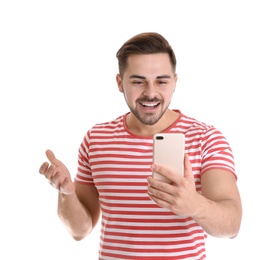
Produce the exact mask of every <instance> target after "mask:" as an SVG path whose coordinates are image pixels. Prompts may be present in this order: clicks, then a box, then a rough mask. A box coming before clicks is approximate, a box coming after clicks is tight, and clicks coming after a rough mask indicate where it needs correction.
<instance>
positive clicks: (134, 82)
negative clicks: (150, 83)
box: [132, 80, 143, 86]
mask: <svg viewBox="0 0 278 260" xmlns="http://www.w3.org/2000/svg"><path fill="white" fill-rule="evenodd" d="M132 84H133V85H137V86H138V85H141V84H143V81H141V80H134V81H132Z"/></svg>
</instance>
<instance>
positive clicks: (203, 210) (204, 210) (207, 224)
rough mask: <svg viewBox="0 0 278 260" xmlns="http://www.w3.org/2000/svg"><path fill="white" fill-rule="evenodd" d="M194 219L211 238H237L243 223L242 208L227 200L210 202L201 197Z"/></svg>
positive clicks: (236, 203)
mask: <svg viewBox="0 0 278 260" xmlns="http://www.w3.org/2000/svg"><path fill="white" fill-rule="evenodd" d="M198 205H199V206H198V207H197V208H196V212H195V214H194V217H193V219H194V220H195V221H196V222H197V223H198V224H199V225H200V226H202V228H203V229H204V230H205V231H206V232H207V233H208V234H209V235H211V236H214V237H227V238H233V237H235V236H237V234H238V232H239V228H240V223H241V215H242V212H241V207H239V205H238V202H236V201H234V200H232V199H227V200H221V201H217V202H215V201H212V200H208V199H207V198H205V197H204V196H202V195H200V202H199V203H198Z"/></svg>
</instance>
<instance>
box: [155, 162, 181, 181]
mask: <svg viewBox="0 0 278 260" xmlns="http://www.w3.org/2000/svg"><path fill="white" fill-rule="evenodd" d="M151 169H152V171H153V172H157V173H159V174H160V175H162V176H163V177H165V178H167V179H168V180H169V182H170V183H171V182H176V178H177V175H178V174H175V173H174V172H172V171H171V170H170V169H168V168H167V167H165V166H163V165H160V164H153V165H151Z"/></svg>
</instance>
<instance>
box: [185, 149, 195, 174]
mask: <svg viewBox="0 0 278 260" xmlns="http://www.w3.org/2000/svg"><path fill="white" fill-rule="evenodd" d="M183 176H184V177H186V178H194V175H193V172H192V166H191V163H190V160H189V155H188V154H185V155H184V173H183Z"/></svg>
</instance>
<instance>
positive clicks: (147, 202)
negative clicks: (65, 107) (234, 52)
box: [39, 33, 242, 260]
mask: <svg viewBox="0 0 278 260" xmlns="http://www.w3.org/2000/svg"><path fill="white" fill-rule="evenodd" d="M117 58H118V63H119V73H118V74H117V75H116V81H117V85H118V89H119V91H120V92H121V93H123V95H124V98H125V101H126V103H127V105H128V107H129V110H130V111H128V112H127V113H126V114H124V115H121V116H119V117H118V118H116V119H115V120H112V121H110V122H105V123H100V124H96V125H95V126H93V127H92V128H91V129H89V130H88V131H87V133H86V134H85V136H84V138H83V140H82V142H81V144H80V148H79V155H78V169H77V173H76V175H75V178H74V180H72V179H71V177H70V176H71V175H70V173H69V171H68V170H67V168H66V166H65V165H64V164H63V163H62V162H61V161H60V160H58V159H56V157H55V155H54V153H53V152H52V151H51V150H47V151H46V156H47V158H48V160H49V162H50V163H49V162H45V163H43V164H42V165H41V167H40V170H39V172H40V173H41V174H42V175H44V176H45V177H46V178H47V179H48V181H49V182H50V183H51V184H52V186H53V187H54V188H56V189H57V190H58V194H59V196H58V214H59V217H60V219H61V221H62V222H63V223H64V224H65V227H66V228H67V229H68V231H69V233H70V234H71V235H72V237H73V238H74V239H76V240H81V239H83V238H84V237H86V236H87V235H88V234H90V232H92V230H93V229H94V227H95V225H96V224H97V222H98V221H99V218H100V216H101V225H102V228H101V234H100V247H99V248H100V249H99V259H109V260H111V259H121V260H123V259H172V260H177V259H206V248H205V240H206V237H207V235H211V236H215V237H222V238H234V237H236V236H237V234H238V232H239V229H240V224H241V216H242V206H241V199H240V194H239V191H238V187H237V175H236V171H235V166H234V158H233V153H232V150H231V147H230V145H229V143H228V141H227V140H226V138H225V137H224V136H223V134H222V133H221V132H220V131H219V130H217V129H216V128H215V127H213V126H211V125H207V124H205V123H202V122H199V121H198V120H196V119H194V118H191V117H189V116H187V115H185V114H184V113H182V112H181V111H180V110H178V109H174V110H172V109H169V104H170V102H171V99H172V96H173V94H174V92H175V88H176V83H177V75H176V57H175V54H174V51H173V50H172V48H171V46H170V45H169V43H168V41H167V40H166V39H165V38H164V37H163V36H162V35H160V34H158V33H142V34H139V35H136V36H134V37H132V38H131V39H129V40H128V41H127V42H125V43H124V44H123V46H122V47H121V48H120V49H119V51H118V53H117ZM156 133H182V134H184V136H185V151H184V173H183V176H181V175H179V174H177V173H176V172H173V171H172V170H171V169H170V168H168V167H167V166H166V165H162V164H161V165H159V164H154V163H153V162H152V158H153V157H152V156H153V136H154V134H156ZM154 170H155V172H158V173H159V174H161V175H163V176H164V177H165V178H166V180H167V181H163V180H158V179H154V178H153V177H152V171H154ZM224 258H225V256H223V259H224Z"/></svg>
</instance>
